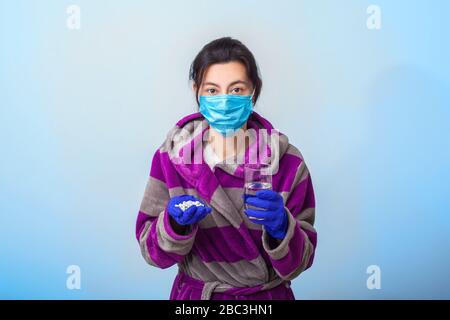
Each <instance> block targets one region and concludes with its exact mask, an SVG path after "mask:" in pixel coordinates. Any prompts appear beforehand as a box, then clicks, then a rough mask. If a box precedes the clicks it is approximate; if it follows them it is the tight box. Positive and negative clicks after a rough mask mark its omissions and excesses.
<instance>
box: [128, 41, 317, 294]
mask: <svg viewBox="0 0 450 320" xmlns="http://www.w3.org/2000/svg"><path fill="white" fill-rule="evenodd" d="M190 80H192V81H193V90H194V92H195V94H196V100H197V104H198V106H199V112H197V113H194V114H191V115H188V116H186V117H184V118H183V119H181V120H180V121H178V122H177V123H176V125H175V126H174V127H173V128H172V130H171V131H170V132H169V133H168V135H167V138H166V141H165V142H164V143H163V144H162V145H161V146H160V148H159V149H158V150H157V151H156V152H155V154H154V156H153V160H152V164H151V170H150V176H149V180H148V183H147V186H146V189H145V194H144V197H143V200H142V203H141V207H140V211H139V214H138V217H137V222H136V237H137V240H138V241H139V244H140V247H141V251H142V255H143V256H144V258H145V259H146V261H147V262H148V263H149V264H150V265H153V266H155V267H158V268H168V267H170V266H172V265H174V264H177V265H178V275H177V276H176V278H175V281H174V283H173V287H172V291H171V294H170V299H171V300H182V299H183V300H194V299H195V300H198V299H213V300H216V299H262V300H268V299H282V300H294V299H295V297H294V294H293V292H292V289H291V288H290V284H291V280H292V279H294V278H295V277H297V276H298V275H299V274H300V273H301V272H303V271H304V270H306V269H308V268H309V267H310V266H311V264H312V263H313V259H314V252H315V248H316V243H317V234H316V231H315V229H314V227H313V224H314V217H315V200H314V191H313V186H312V182H311V177H310V174H309V170H308V168H307V167H306V165H305V161H304V160H303V157H302V155H301V153H300V151H299V150H298V149H297V148H295V147H294V146H293V145H291V144H290V143H289V141H288V138H287V137H286V136H285V135H284V134H282V133H279V132H277V131H276V130H275V129H274V128H273V126H272V125H271V124H270V122H269V121H267V120H266V119H265V118H263V117H262V116H261V115H259V114H258V113H256V112H255V111H253V106H254V104H255V103H256V101H257V99H258V96H259V94H260V92H261V86H262V81H261V79H260V77H259V72H258V69H257V65H256V62H255V59H254V57H253V54H252V53H251V52H250V51H249V50H248V49H247V47H246V46H244V45H243V44H242V43H241V42H239V41H238V40H235V39H232V38H229V37H226V38H220V39H217V40H214V41H212V42H211V43H209V44H207V45H206V46H205V47H203V49H202V50H201V51H200V52H199V53H198V55H197V56H196V58H195V60H194V61H193V63H192V65H191V70H190ZM263 131H264V132H267V133H268V134H266V137H268V138H267V139H265V140H264V139H262V138H259V137H261V136H263V135H261V134H260V133H261V132H263ZM248 132H253V135H248V134H247V133H248ZM255 132H256V133H257V134H254V133H255ZM242 137H244V139H238V138H242ZM245 137H246V138H245ZM231 141H232V142H233V143H231V144H230V142H231ZM261 141H264V144H261ZM273 141H276V142H277V143H276V144H274V143H272V142H273ZM230 145H232V147H230ZM227 146H228V147H227ZM261 146H262V147H261ZM261 148H263V149H265V151H267V155H266V156H265V157H264V156H260V158H258V157H257V160H256V161H257V163H260V162H262V160H263V159H265V160H266V161H267V163H268V164H269V166H270V169H271V170H272V173H273V176H272V180H273V181H272V190H260V191H258V192H257V193H256V194H255V195H246V196H243V193H244V192H243V190H244V164H243V163H242V162H239V163H238V161H236V159H237V158H240V159H244V162H246V163H247V162H249V159H250V158H252V157H253V156H255V152H256V151H255V150H257V149H258V151H257V152H258V154H259V153H261ZM192 158H194V159H192ZM230 159H231V160H230ZM253 159H254V158H253ZM196 160H197V161H196ZM198 160H200V161H198ZM244 203H245V204H247V205H249V206H251V208H248V209H244ZM189 205H190V206H189Z"/></svg>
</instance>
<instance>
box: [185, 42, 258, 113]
mask: <svg viewBox="0 0 450 320" xmlns="http://www.w3.org/2000/svg"><path fill="white" fill-rule="evenodd" d="M231 61H240V62H242V63H243V64H244V66H245V68H246V70H247V77H248V78H249V79H250V80H251V82H252V84H253V87H254V89H255V94H254V96H253V102H254V103H256V100H258V97H259V94H260V92H261V87H262V81H261V78H260V77H259V72H258V67H257V65H256V61H255V58H254V57H253V54H252V53H251V51H250V50H249V49H248V48H247V47H246V46H245V45H243V44H242V43H241V42H240V41H239V40H236V39H232V38H231V37H223V38H219V39H216V40H213V41H211V42H210V43H208V44H207V45H205V46H204V47H203V48H202V50H201V51H200V52H199V53H198V54H197V56H196V57H195V59H194V61H193V62H192V64H191V68H190V71H189V80H193V81H194V83H195V85H196V86H197V90H196V93H195V99H196V101H197V105H199V106H200V103H199V100H198V92H199V90H200V85H201V83H202V81H203V76H204V74H205V71H206V69H207V68H208V67H209V66H210V65H212V64H215V63H225V62H231Z"/></svg>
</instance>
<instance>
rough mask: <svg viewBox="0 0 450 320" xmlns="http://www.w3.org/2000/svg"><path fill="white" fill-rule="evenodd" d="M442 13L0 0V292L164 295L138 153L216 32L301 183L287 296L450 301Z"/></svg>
mask: <svg viewBox="0 0 450 320" xmlns="http://www.w3.org/2000/svg"><path fill="white" fill-rule="evenodd" d="M71 4H76V5H78V6H80V8H81V29H80V30H70V29H68V28H67V27H66V19H67V16H68V15H67V13H66V8H67V6H69V5H71ZM370 4H376V5H379V6H380V8H381V13H382V28H381V29H380V30H369V29H368V28H367V27H366V19H367V17H368V15H367V13H366V9H367V7H368V6H369V5H370ZM449 15H450V4H449V2H448V1H425V0H421V1H384V0H383V1H381V0H376V1H374V2H371V1H363V0H361V1H356V0H355V1H340V2H338V1H331V0H327V1H313V0H310V1H294V0H292V1H281V0H280V1H256V0H247V1H237V0H236V1H235V0H230V1H226V2H223V1H111V0H108V1H106V0H102V1H86V0H83V1H81V0H80V1H73V2H72V1H56V0H54V1H50V0H49V1H19V0H15V1H6V0H0V121H1V126H0V147H1V149H0V150H1V156H0V163H1V166H0V214H1V220H0V298H7V299H11V298H19V299H24V298H32V299H39V298H44V299H47V298H50V299H79V298H86V299H109V298H120V299H167V298H168V296H169V293H170V288H171V285H172V281H173V278H174V276H175V274H176V266H174V267H172V268H170V269H166V270H161V269H156V268H154V267H150V266H149V265H147V264H146V263H145V261H144V259H143V258H142V257H141V254H140V251H139V247H138V244H137V241H136V239H135V238H134V228H135V225H134V224H135V219H136V215H137V211H138V208H139V205H140V201H141V199H142V195H143V191H144V187H145V183H146V180H147V176H148V173H149V168H150V163H151V156H152V154H153V152H154V151H155V149H156V148H157V147H158V146H159V145H160V143H161V142H162V141H163V139H164V137H165V135H166V133H167V131H168V130H169V129H170V128H171V127H172V126H173V124H174V123H175V122H176V121H177V120H178V119H179V118H180V117H182V116H183V115H185V114H188V113H191V112H194V111H195V102H194V98H193V94H192V92H191V91H190V86H189V82H188V70H189V65H190V63H191V61H192V59H193V58H194V56H195V55H196V53H197V52H198V51H199V50H200V49H201V47H202V46H203V45H204V44H206V43H207V42H209V41H211V40H213V39H215V38H218V37H222V36H232V37H235V38H237V39H240V40H241V41H242V42H244V43H245V44H246V45H247V46H248V47H249V48H250V49H251V50H252V51H253V53H254V55H255V57H256V59H257V61H258V64H259V66H260V69H261V75H262V78H263V81H264V87H263V92H262V95H261V99H260V100H259V101H258V104H257V106H256V110H258V111H259V112H260V113H261V114H262V115H264V116H266V117H267V118H269V119H270V120H271V122H272V123H273V124H274V125H275V126H276V127H277V128H278V129H279V130H281V131H282V132H284V133H286V134H287V135H288V136H289V137H290V139H291V141H292V143H294V144H295V145H296V146H297V147H298V148H299V149H300V150H301V151H302V153H303V155H304V157H305V159H306V162H307V164H308V166H309V168H310V171H311V176H312V178H313V183H314V187H315V192H316V202H317V212H316V215H317V220H316V228H317V230H318V234H319V243H318V247H317V253H316V258H315V263H314V265H313V266H312V268H311V269H310V270H308V271H307V272H305V273H303V274H301V275H300V276H299V277H298V278H297V279H295V280H294V281H293V289H294V293H295V295H296V297H297V298H298V299H316V298H325V299H346V298H355V299H365V298H368V299H381V298H388V299H400V298H406V299H409V298H426V299H427V298H440V299H442V298H447V299H448V298H450V274H449V273H450V272H449V270H450V218H449V214H450V200H449V195H448V194H449V190H450V188H449V186H448V184H449V183H448V181H449V179H450V165H449V164H450V64H449V57H450V48H449V39H450V22H449V21H450V20H449ZM72 264H74V265H78V266H80V268H81V290H68V289H67V288H66V278H67V274H66V268H67V266H69V265H72ZM372 264H375V265H378V266H380V268H381V289H380V290H368V289H367V287H366V279H367V277H368V274H367V273H366V268H367V267H368V266H369V265H372Z"/></svg>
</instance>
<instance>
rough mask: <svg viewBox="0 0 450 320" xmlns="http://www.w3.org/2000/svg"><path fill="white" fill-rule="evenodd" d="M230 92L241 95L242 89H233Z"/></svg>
mask: <svg viewBox="0 0 450 320" xmlns="http://www.w3.org/2000/svg"><path fill="white" fill-rule="evenodd" d="M231 92H233V93H242V89H241V88H234V89H233V90H231Z"/></svg>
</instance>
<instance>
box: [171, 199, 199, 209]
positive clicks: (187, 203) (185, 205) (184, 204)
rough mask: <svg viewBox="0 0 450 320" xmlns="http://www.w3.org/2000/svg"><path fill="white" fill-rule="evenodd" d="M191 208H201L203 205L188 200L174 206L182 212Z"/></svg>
mask: <svg viewBox="0 0 450 320" xmlns="http://www.w3.org/2000/svg"><path fill="white" fill-rule="evenodd" d="M191 206H197V207H203V206H204V204H203V203H201V202H200V201H198V200H197V201H192V200H188V201H183V202H181V203H178V204H176V205H175V207H177V208H180V209H181V210H182V211H186V210H187V209H188V208H189V207H191Z"/></svg>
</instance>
